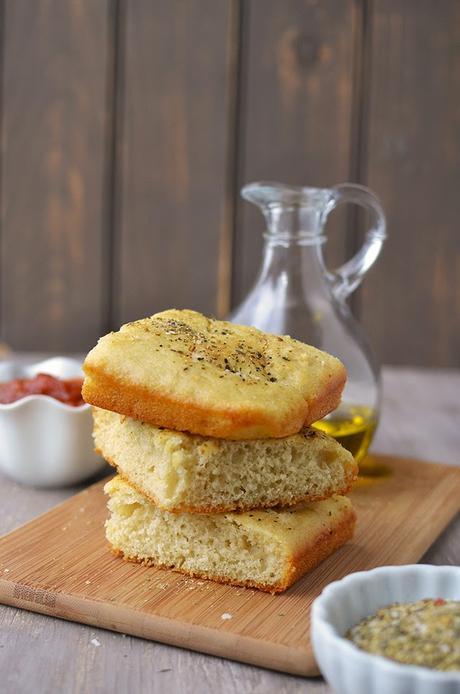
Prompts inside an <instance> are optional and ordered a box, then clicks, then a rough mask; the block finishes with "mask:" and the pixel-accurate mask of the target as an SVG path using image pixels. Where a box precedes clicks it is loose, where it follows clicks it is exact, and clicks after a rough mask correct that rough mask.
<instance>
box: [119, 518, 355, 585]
mask: <svg viewBox="0 0 460 694" xmlns="http://www.w3.org/2000/svg"><path fill="white" fill-rule="evenodd" d="M355 524H356V514H355V512H354V510H353V509H350V510H349V511H348V512H347V514H346V515H345V516H342V517H341V518H340V520H339V522H338V523H336V524H335V525H331V527H330V528H329V529H328V530H327V531H325V532H324V533H322V534H321V535H320V536H318V537H317V538H316V539H315V542H314V543H308V544H307V545H306V546H305V547H304V548H302V550H301V551H299V553H298V554H297V555H296V556H294V557H293V558H292V560H291V562H290V564H289V566H288V567H287V570H286V572H285V574H284V576H283V579H282V580H281V581H279V582H278V583H276V584H274V585H270V584H267V583H257V582H256V581H238V580H230V579H226V578H223V577H222V576H216V575H211V574H207V573H205V572H201V571H188V570H186V569H183V568H175V567H172V566H167V565H165V564H159V563H155V562H154V561H153V560H151V559H141V558H139V557H130V556H126V555H125V554H124V552H122V551H121V550H119V549H116V548H114V547H112V546H111V545H110V544H109V546H110V548H111V551H112V552H113V554H115V555H116V556H118V557H122V558H123V559H124V560H125V561H129V562H134V563H138V564H143V565H144V566H155V568H158V569H167V570H168V569H169V570H171V571H175V572H177V573H181V574H185V575H187V576H192V577H194V578H200V579H206V580H209V581H215V582H216V583H223V584H225V585H234V586H241V587H243V588H257V589H258V590H261V591H263V592H265V593H272V594H275V593H282V592H283V591H285V590H287V589H288V588H289V587H290V586H292V585H293V583H295V582H296V581H297V580H298V579H299V578H300V577H301V576H303V575H304V574H306V573H307V572H308V571H311V570H312V569H314V568H315V567H316V566H318V564H320V563H321V562H322V561H324V559H326V558H327V557H328V556H330V555H331V554H332V553H333V552H335V551H336V550H337V549H339V547H341V546H342V545H344V544H345V543H346V542H348V540H350V539H351V538H352V537H353V533H354V529H355Z"/></svg>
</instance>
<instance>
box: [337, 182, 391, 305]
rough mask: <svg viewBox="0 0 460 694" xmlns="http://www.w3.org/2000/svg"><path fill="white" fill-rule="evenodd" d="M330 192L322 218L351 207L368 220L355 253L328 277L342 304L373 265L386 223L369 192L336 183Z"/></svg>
mask: <svg viewBox="0 0 460 694" xmlns="http://www.w3.org/2000/svg"><path fill="white" fill-rule="evenodd" d="M331 192H332V198H331V200H330V203H329V205H328V207H327V209H326V214H329V213H330V212H331V210H333V209H334V208H335V207H337V206H338V205H340V204H341V203H354V204H355V205H360V206H361V207H364V208H365V209H366V210H368V212H369V213H370V216H371V228H370V229H368V231H367V232H366V236H365V238H364V243H363V245H362V246H361V248H360V249H359V251H358V252H357V253H356V254H355V255H354V256H353V258H351V259H350V260H348V261H347V262H346V263H344V264H343V265H341V266H340V267H339V268H337V269H336V270H334V271H333V272H329V273H328V275H329V279H330V281H331V284H332V290H333V292H334V295H335V297H336V298H337V299H339V300H340V301H343V300H344V299H346V298H347V296H349V295H350V294H351V293H352V292H354V290H355V289H356V288H357V287H358V285H359V284H360V283H361V281H362V279H363V277H364V275H365V274H366V272H367V271H368V270H369V268H370V267H371V266H372V265H373V264H374V263H375V261H376V259H377V257H378V255H379V253H380V251H381V249H382V245H383V242H384V240H385V238H386V221H385V214H384V212H383V209H382V206H381V204H380V201H379V199H378V198H377V196H376V195H375V194H374V193H373V192H372V191H371V190H369V188H366V187H365V186H360V185H357V184H355V183H340V184H339V185H337V186H334V187H333V188H331Z"/></svg>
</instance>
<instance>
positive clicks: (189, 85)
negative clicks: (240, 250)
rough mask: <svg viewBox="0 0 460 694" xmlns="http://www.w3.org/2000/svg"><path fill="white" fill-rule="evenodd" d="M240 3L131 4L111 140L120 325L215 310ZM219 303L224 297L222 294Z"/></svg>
mask: <svg viewBox="0 0 460 694" xmlns="http://www.w3.org/2000/svg"><path fill="white" fill-rule="evenodd" d="M235 8H236V3H235V2H227V0H217V1H216V0H202V1H201V2H199V3H197V2H186V3H177V2H174V3H171V2H170V0H157V1H156V2H154V3H152V2H151V1H150V0H137V1H136V2H128V3H126V8H125V13H124V15H123V22H124V28H123V35H122V42H121V43H122V46H123V50H122V53H121V60H120V70H119V75H120V83H119V89H121V95H120V98H119V122H120V125H119V133H118V135H119V137H118V139H117V171H116V182H115V189H116V201H117V203H116V204H117V206H118V210H117V213H116V217H115V220H116V226H117V230H116V233H117V238H118V241H117V257H116V259H117V265H116V266H115V278H114V293H115V294H114V301H115V318H114V320H115V323H117V324H119V323H121V322H126V321H128V320H132V319H134V318H140V317H142V316H145V315H151V314H152V313H154V312H156V311H159V310H163V309H166V308H170V307H171V306H174V307H175V308H200V309H202V310H204V311H207V312H211V313H213V312H214V313H215V312H216V309H217V306H218V295H219V270H221V271H222V272H223V273H224V281H228V272H227V273H225V270H224V269H222V265H221V264H220V263H219V260H220V256H221V244H227V246H228V239H227V236H228V223H229V220H228V211H227V204H228V201H227V199H226V195H227V184H228V182H227V156H228V137H229V136H230V132H231V127H230V125H232V127H233V124H230V123H229V118H230V119H231V118H232V114H233V105H232V104H233V102H232V95H233V82H232V80H233V79H234V77H235V72H234V45H233V44H234V42H235V40H236V39H235V32H234V23H235V18H234V12H235V11H236V9H235ZM224 291H225V290H224Z"/></svg>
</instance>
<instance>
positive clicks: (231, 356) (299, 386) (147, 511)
mask: <svg viewBox="0 0 460 694" xmlns="http://www.w3.org/2000/svg"><path fill="white" fill-rule="evenodd" d="M84 371H85V381H84V386H83V397H84V399H85V400H86V401H87V402H89V403H91V404H92V405H94V406H95V407H94V439H95V443H96V448H97V450H98V451H99V452H100V453H101V455H102V456H103V457H104V458H105V459H106V460H107V461H108V462H109V463H110V464H111V465H113V466H114V467H116V468H117V471H118V475H117V476H116V477H115V478H114V479H112V480H111V481H110V482H108V483H107V484H106V486H105V491H106V493H107V494H108V496H109V502H108V507H109V512H110V515H109V519H108V520H107V523H106V534H107V538H108V540H109V543H110V545H111V546H112V549H113V550H114V551H115V552H116V553H118V554H120V555H122V556H123V557H124V558H125V559H128V560H133V561H138V562H144V563H149V564H154V565H155V566H158V567H165V568H166V567H168V568H171V569H174V570H177V571H182V572H184V573H187V574H190V575H193V576H199V577H202V578H209V579H213V580H216V581H220V582H225V583H233V584H236V585H244V586H253V587H256V588H259V589H261V590H265V591H269V592H273V593H275V592H279V591H282V590H285V589H286V588H288V587H289V586H290V585H291V584H292V583H294V581H296V580H297V578H299V577H300V576H302V575H303V574H304V573H305V572H306V571H308V570H310V569H312V568H313V567H314V566H316V565H317V564H318V563H319V562H320V561H322V560H323V559H324V558H325V557H327V556H329V555H330V554H331V553H332V552H333V551H335V550H336V549H337V548H338V547H340V546H341V545H343V544H344V543H345V542H346V541H347V540H348V539H350V538H351V536H352V534H353V529H354V525H355V513H354V511H353V508H352V506H351V503H350V501H349V500H348V499H347V498H346V497H345V496H343V494H345V493H346V492H347V490H349V489H350V487H351V485H352V483H353V480H354V479H355V477H356V474H357V466H356V463H355V461H354V459H353V457H352V456H351V454H350V453H349V452H348V451H346V450H345V449H344V448H342V447H341V446H340V445H339V444H338V443H337V442H336V441H335V440H334V439H332V438H330V437H328V436H327V435H326V434H323V433H322V432H320V431H317V430H315V429H312V428H309V427H308V425H309V424H311V423H312V422H315V421H316V420H318V419H320V418H321V417H323V416H325V415H326V414H328V413H329V412H330V411H331V410H333V409H334V408H335V407H336V406H337V405H338V403H339V401H340V396H341V392H342V389H343V386H344V383H345V378H346V376H345V370H344V368H343V366H342V364H341V363H340V362H339V361H338V360H337V359H335V358H334V357H332V356H330V355H328V354H326V353H324V352H321V351H319V350H317V349H315V348H313V347H309V346H307V345H304V344H302V343H301V342H298V341H296V340H293V339H291V338H290V337H286V336H284V337H279V336H275V335H268V334H266V333H263V332H261V331H259V330H256V329H255V328H248V327H244V326H238V325H233V324H232V323H228V322H223V321H217V320H212V319H209V318H206V317H205V316H203V315H201V314H200V313H196V312H194V311H179V310H171V311H165V312H163V313H158V314H156V315H154V316H152V317H151V318H146V319H143V320H139V321H136V322H134V323H128V324H127V325H124V326H123V327H122V328H121V329H120V330H119V331H118V332H115V333H110V334H109V335H106V336H105V337H103V338H101V339H100V340H99V342H98V344H97V345H96V347H95V348H94V349H93V350H92V351H91V352H90V353H89V354H88V356H87V358H86V361H85V364H84Z"/></svg>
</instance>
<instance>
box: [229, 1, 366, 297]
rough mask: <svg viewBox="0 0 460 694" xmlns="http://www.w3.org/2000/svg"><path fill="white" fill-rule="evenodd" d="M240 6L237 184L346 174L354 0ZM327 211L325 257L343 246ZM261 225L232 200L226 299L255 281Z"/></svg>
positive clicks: (248, 208) (341, 253) (339, 226)
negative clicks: (229, 278)
mask: <svg viewBox="0 0 460 694" xmlns="http://www.w3.org/2000/svg"><path fill="white" fill-rule="evenodd" d="M244 8H245V11H244V14H243V19H244V22H243V36H242V56H241V61H242V66H241V71H242V75H243V81H242V82H241V84H240V116H239V124H240V132H239V152H238V188H239V187H241V186H242V185H243V184H244V183H247V182H250V181H257V180H265V181H267V180H274V181H281V182H284V183H292V184H295V185H311V186H328V185H333V184H334V183H340V182H342V181H343V180H345V179H348V178H349V176H350V166H351V156H352V154H351V137H350V136H351V132H352V118H353V89H354V69H355V62H354V55H355V49H356V44H357V42H358V41H359V40H360V34H359V31H360V25H359V11H358V9H357V4H356V3H355V2H353V1H352V0H346V1H345V2H343V1H342V0H325V1H323V2H320V3H318V2H315V1H314V0H307V1H306V2H305V0H288V1H287V2H283V3H277V2H266V1H265V0H250V1H249V2H248V3H245V4H244ZM334 217H335V218H336V224H335V225H334V224H333V222H332V221H331V223H330V225H328V229H329V231H330V236H329V241H328V258H329V260H330V262H331V263H333V262H337V260H338V259H342V260H343V258H344V257H345V252H346V248H347V236H346V228H345V224H344V220H345V216H344V215H342V214H341V213H339V212H337V213H334ZM337 219H338V220H339V221H338V222H337ZM263 230H264V220H263V218H262V215H261V213H260V212H259V211H257V210H256V209H255V208H254V206H253V205H249V204H248V203H245V202H243V201H241V200H239V201H237V216H236V227H235V238H234V247H235V248H234V253H235V256H234V258H235V262H234V282H233V301H234V303H237V302H239V301H240V300H241V299H242V298H243V297H244V295H245V293H246V292H247V291H248V290H249V288H250V286H251V285H252V283H253V282H254V280H255V277H256V274H257V271H258V269H259V265H260V263H261V249H262V243H263V241H262V232H263Z"/></svg>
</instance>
